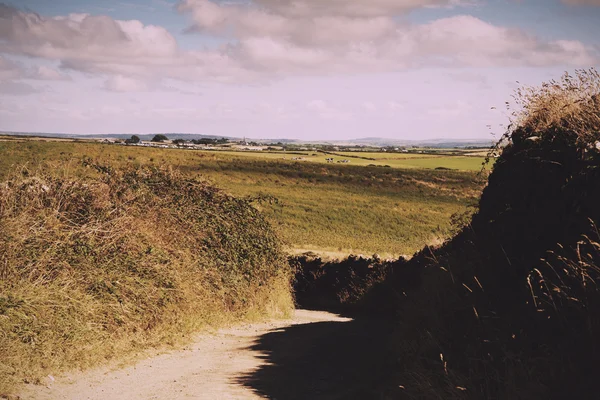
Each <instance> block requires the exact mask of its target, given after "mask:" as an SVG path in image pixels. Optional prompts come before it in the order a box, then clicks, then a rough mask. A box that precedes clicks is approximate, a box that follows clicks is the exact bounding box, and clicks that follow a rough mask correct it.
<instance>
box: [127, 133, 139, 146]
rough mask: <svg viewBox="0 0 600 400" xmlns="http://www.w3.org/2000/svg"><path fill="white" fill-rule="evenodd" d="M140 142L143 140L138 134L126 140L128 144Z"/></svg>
mask: <svg viewBox="0 0 600 400" xmlns="http://www.w3.org/2000/svg"><path fill="white" fill-rule="evenodd" d="M139 142H141V140H140V137H139V136H137V135H133V136H131V138H129V139H126V140H125V143H127V144H131V143H132V144H136V143H139Z"/></svg>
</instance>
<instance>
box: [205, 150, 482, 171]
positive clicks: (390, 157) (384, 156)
mask: <svg viewBox="0 0 600 400" xmlns="http://www.w3.org/2000/svg"><path fill="white" fill-rule="evenodd" d="M208 153H219V154H226V155H229V156H232V157H250V158H259V159H267V160H280V161H286V162H294V163H302V162H304V163H306V162H314V163H319V164H328V162H327V159H328V158H333V159H334V162H333V164H339V162H338V161H341V160H348V161H349V162H348V163H344V164H343V165H358V166H378V167H386V166H388V167H392V168H421V169H423V168H425V169H436V168H449V169H456V170H459V171H480V170H481V168H482V166H483V162H484V161H485V157H482V156H467V155H435V154H418V153H381V152H379V153H370V152H365V153H362V152H339V153H337V152H336V153H335V154H324V153H316V152H313V151H299V152H294V153H291V154H283V153H282V152H279V153H274V152H268V151H265V152H260V151H252V152H250V151H222V150H215V151H208ZM359 157H360V158H359ZM294 159H296V160H294Z"/></svg>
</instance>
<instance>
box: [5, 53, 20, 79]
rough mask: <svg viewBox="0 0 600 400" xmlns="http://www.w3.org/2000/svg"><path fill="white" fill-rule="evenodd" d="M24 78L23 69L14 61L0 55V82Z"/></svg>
mask: <svg viewBox="0 0 600 400" xmlns="http://www.w3.org/2000/svg"><path fill="white" fill-rule="evenodd" d="M21 76H22V69H21V67H20V66H19V65H18V64H17V63H15V62H14V61H11V60H9V59H8V58H6V57H2V56H1V55H0V82H2V81H5V80H9V79H16V78H20V77H21Z"/></svg>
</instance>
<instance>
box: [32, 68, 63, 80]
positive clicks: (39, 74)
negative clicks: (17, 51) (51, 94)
mask: <svg viewBox="0 0 600 400" xmlns="http://www.w3.org/2000/svg"><path fill="white" fill-rule="evenodd" d="M26 77H27V78H29V79H38V80H43V81H68V80H71V77H70V76H69V75H66V74H64V73H62V72H60V71H57V70H56V69H54V68H50V67H47V66H45V65H40V66H38V67H37V68H33V69H32V70H30V71H29V72H28V73H27V75H26Z"/></svg>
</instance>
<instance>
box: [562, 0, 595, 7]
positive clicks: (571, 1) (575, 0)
mask: <svg viewBox="0 0 600 400" xmlns="http://www.w3.org/2000/svg"><path fill="white" fill-rule="evenodd" d="M561 1H562V2H563V3H564V4H568V5H570V6H600V0H561Z"/></svg>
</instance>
